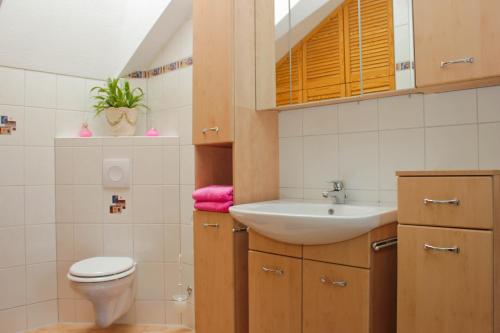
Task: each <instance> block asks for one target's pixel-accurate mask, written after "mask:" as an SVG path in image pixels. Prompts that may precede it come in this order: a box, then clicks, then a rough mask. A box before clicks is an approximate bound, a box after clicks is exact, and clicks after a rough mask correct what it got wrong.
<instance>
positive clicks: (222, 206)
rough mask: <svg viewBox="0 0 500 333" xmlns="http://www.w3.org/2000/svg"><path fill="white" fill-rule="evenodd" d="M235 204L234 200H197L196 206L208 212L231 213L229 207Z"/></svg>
mask: <svg viewBox="0 0 500 333" xmlns="http://www.w3.org/2000/svg"><path fill="white" fill-rule="evenodd" d="M232 205H233V201H226V202H195V203H194V208H196V209H198V210H203V211H206V212H216V213H229V207H231V206H232Z"/></svg>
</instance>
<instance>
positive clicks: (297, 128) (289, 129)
mask: <svg viewBox="0 0 500 333" xmlns="http://www.w3.org/2000/svg"><path fill="white" fill-rule="evenodd" d="M302 113H303V111H302V110H292V111H284V112H280V113H279V136H280V138H287V137H291V136H301V135H302Z"/></svg>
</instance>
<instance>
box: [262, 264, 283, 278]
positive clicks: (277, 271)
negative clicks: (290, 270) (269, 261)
mask: <svg viewBox="0 0 500 333" xmlns="http://www.w3.org/2000/svg"><path fill="white" fill-rule="evenodd" d="M262 271H263V272H264V273H273V274H275V275H279V276H281V275H283V274H285V272H284V271H283V270H282V269H281V268H268V267H266V266H262Z"/></svg>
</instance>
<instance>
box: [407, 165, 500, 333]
mask: <svg viewBox="0 0 500 333" xmlns="http://www.w3.org/2000/svg"><path fill="white" fill-rule="evenodd" d="M398 175H399V179H398V205H399V207H398V221H399V223H400V224H399V227H398V332H405V333H420V332H441V333H452V332H453V333H470V332H481V333H492V332H495V333H496V332H500V308H499V307H500V277H499V275H498V273H499V272H500V258H499V256H500V242H499V240H500V236H499V235H498V234H499V233H498V231H497V230H496V229H497V228H498V226H499V225H500V171H470V172H467V171H455V172H400V173H398Z"/></svg>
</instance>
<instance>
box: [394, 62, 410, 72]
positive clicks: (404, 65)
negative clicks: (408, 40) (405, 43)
mask: <svg viewBox="0 0 500 333" xmlns="http://www.w3.org/2000/svg"><path fill="white" fill-rule="evenodd" d="M410 68H411V69H415V62H413V61H403V62H398V63H396V71H405V70H407V69H410Z"/></svg>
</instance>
